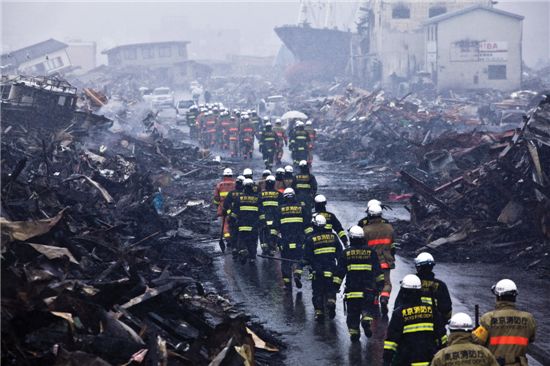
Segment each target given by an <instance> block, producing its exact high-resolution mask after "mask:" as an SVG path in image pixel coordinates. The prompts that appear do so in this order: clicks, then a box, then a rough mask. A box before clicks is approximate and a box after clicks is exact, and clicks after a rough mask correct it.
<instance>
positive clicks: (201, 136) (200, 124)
mask: <svg viewBox="0 0 550 366" xmlns="http://www.w3.org/2000/svg"><path fill="white" fill-rule="evenodd" d="M206 113H208V109H207V108H204V107H203V108H201V109H200V113H199V115H198V116H197V134H198V140H199V144H200V145H201V146H203V147H204V145H205V141H206V130H205V126H206Z"/></svg>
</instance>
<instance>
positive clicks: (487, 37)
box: [424, 5, 523, 90]
mask: <svg viewBox="0 0 550 366" xmlns="http://www.w3.org/2000/svg"><path fill="white" fill-rule="evenodd" d="M522 21H523V16H521V15H517V14H513V13H509V12H505V11H503V10H498V9H495V8H493V7H484V6H481V5H476V6H471V7H468V8H465V9H461V10H458V11H455V12H451V13H446V14H443V15H439V16H437V17H434V18H431V19H429V20H427V21H426V22H425V26H424V37H425V40H426V49H425V64H426V69H427V71H429V72H430V73H431V75H432V79H433V80H434V83H435V84H436V86H437V89H438V90H445V89H482V88H494V89H500V90H513V89H518V88H519V87H520V86H521V74H522V57H521V51H522V47H521V37H522V26H523V22H522Z"/></svg>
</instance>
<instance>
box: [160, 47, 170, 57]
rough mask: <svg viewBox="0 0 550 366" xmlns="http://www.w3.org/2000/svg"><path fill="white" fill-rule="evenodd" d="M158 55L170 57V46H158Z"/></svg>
mask: <svg viewBox="0 0 550 366" xmlns="http://www.w3.org/2000/svg"><path fill="white" fill-rule="evenodd" d="M159 56H160V57H172V48H171V47H170V46H160V47H159Z"/></svg>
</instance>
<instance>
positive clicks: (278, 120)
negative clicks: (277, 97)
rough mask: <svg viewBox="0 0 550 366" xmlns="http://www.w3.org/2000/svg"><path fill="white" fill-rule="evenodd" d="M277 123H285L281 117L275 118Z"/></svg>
mask: <svg viewBox="0 0 550 366" xmlns="http://www.w3.org/2000/svg"><path fill="white" fill-rule="evenodd" d="M275 123H277V124H278V123H283V121H281V119H280V118H277V119H276V120H275Z"/></svg>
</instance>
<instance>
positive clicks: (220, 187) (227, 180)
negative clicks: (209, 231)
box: [213, 168, 235, 241]
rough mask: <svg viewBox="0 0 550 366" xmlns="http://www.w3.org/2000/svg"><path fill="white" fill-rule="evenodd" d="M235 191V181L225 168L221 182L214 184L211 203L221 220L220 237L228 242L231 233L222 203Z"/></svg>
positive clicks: (228, 169)
mask: <svg viewBox="0 0 550 366" xmlns="http://www.w3.org/2000/svg"><path fill="white" fill-rule="evenodd" d="M233 190H235V179H233V171H232V170H231V169H230V168H226V169H224V171H223V178H222V180H221V182H219V183H218V184H216V188H215V189H214V199H213V203H214V205H215V206H216V207H217V211H216V215H217V216H218V217H221V219H222V233H223V235H222V237H223V240H225V241H229V240H230V238H231V232H230V230H229V221H228V220H226V215H225V212H224V210H223V207H224V206H223V204H224V201H225V199H226V197H227V195H228V194H229V192H231V191H233Z"/></svg>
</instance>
